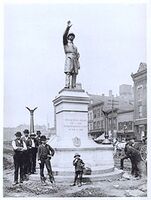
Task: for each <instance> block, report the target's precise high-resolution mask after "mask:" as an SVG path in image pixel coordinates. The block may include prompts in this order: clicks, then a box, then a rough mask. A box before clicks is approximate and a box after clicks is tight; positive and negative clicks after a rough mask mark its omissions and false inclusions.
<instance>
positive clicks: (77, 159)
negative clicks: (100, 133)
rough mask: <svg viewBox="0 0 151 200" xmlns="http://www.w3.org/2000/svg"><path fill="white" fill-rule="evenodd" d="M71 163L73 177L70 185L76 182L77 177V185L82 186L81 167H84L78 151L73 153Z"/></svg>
mask: <svg viewBox="0 0 151 200" xmlns="http://www.w3.org/2000/svg"><path fill="white" fill-rule="evenodd" d="M73 165H74V166H75V177H74V183H73V184H72V185H71V186H75V185H76V182H77V180H78V177H79V185H78V186H79V187H81V186H82V175H83V169H84V165H85V164H84V162H83V160H82V159H81V158H80V155H79V154H78V153H76V154H75V156H74V160H73Z"/></svg>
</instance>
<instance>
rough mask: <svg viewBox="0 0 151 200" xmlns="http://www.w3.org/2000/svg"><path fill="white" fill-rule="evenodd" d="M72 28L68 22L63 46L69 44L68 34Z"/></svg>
mask: <svg viewBox="0 0 151 200" xmlns="http://www.w3.org/2000/svg"><path fill="white" fill-rule="evenodd" d="M71 26H72V24H71V22H70V21H68V22H67V28H66V30H65V32H64V34H63V44H64V45H66V44H67V43H68V33H69V29H70V27H71Z"/></svg>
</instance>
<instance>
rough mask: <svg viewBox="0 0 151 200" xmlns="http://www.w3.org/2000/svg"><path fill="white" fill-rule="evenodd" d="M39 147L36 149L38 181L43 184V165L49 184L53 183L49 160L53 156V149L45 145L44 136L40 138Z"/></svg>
mask: <svg viewBox="0 0 151 200" xmlns="http://www.w3.org/2000/svg"><path fill="white" fill-rule="evenodd" d="M41 143H42V144H41V145H39V147H38V163H39V164H40V179H41V182H42V183H44V184H45V180H46V178H45V176H44V165H46V168H47V171H48V175H49V180H50V182H51V183H54V177H53V173H52V168H51V163H50V159H51V157H52V156H53V155H54V153H55V151H54V149H53V148H52V147H51V146H50V145H48V144H47V139H46V136H45V135H42V136H41Z"/></svg>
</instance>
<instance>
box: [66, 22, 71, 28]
mask: <svg viewBox="0 0 151 200" xmlns="http://www.w3.org/2000/svg"><path fill="white" fill-rule="evenodd" d="M67 26H68V27H69V28H70V27H71V26H72V24H71V21H70V20H69V21H67Z"/></svg>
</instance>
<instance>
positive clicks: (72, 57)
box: [63, 21, 80, 88]
mask: <svg viewBox="0 0 151 200" xmlns="http://www.w3.org/2000/svg"><path fill="white" fill-rule="evenodd" d="M71 26H72V24H71V22H70V21H68V22H67V28H66V30H65V33H64V35H63V45H64V52H65V54H66V60H65V69H64V73H65V74H66V81H65V87H66V88H75V87H76V76H77V74H78V70H79V69H80V64H79V57H80V54H79V53H78V50H77V47H76V46H75V45H74V44H73V40H74V38H75V34H74V33H69V29H70V28H71Z"/></svg>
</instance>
